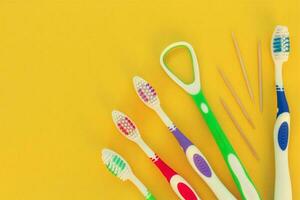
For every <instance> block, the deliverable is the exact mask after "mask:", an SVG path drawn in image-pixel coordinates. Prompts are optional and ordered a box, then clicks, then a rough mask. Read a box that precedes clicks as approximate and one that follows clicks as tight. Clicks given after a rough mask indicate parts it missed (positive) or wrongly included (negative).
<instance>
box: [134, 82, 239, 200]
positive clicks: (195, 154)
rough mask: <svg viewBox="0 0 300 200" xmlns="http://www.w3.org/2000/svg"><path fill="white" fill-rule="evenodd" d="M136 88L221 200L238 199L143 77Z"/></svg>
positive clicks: (194, 167) (135, 83) (191, 163)
mask: <svg viewBox="0 0 300 200" xmlns="http://www.w3.org/2000/svg"><path fill="white" fill-rule="evenodd" d="M133 83H134V88H135V91H136V93H137V94H138V96H139V98H140V99H141V100H142V102H143V103H144V104H145V105H146V106H148V107H149V108H151V109H153V110H154V111H155V112H156V113H157V114H158V116H159V117H160V119H161V120H162V121H163V123H164V124H165V125H166V126H167V127H168V129H169V131H170V132H171V133H173V135H174V136H175V138H176V139H177V141H178V143H179V144H180V146H181V147H182V149H183V150H184V152H185V154H186V157H187V160H188V161H189V163H190V165H191V166H192V167H193V169H194V170H195V171H196V172H197V173H198V175H199V176H200V177H201V178H202V179H203V180H204V181H205V182H206V184H207V185H208V186H209V187H210V189H211V190H212V191H213V192H214V194H215V195H216V197H217V198H218V199H219V200H223V199H224V200H233V199H236V198H235V197H234V196H233V195H232V194H231V193H230V192H229V191H228V190H227V188H226V187H225V186H224V185H223V183H222V182H221V181H220V180H219V178H218V177H217V175H216V174H215V172H214V171H213V169H212V167H211V166H210V164H209V163H208V161H207V159H206V158H205V156H204V155H203V154H202V153H201V152H200V150H199V149H198V148H197V147H196V146H195V145H194V144H193V143H192V142H191V141H190V140H189V139H188V138H187V137H186V136H185V135H184V134H183V133H182V132H181V131H180V130H179V129H178V128H177V127H176V126H175V124H174V123H173V122H172V121H171V119H170V118H169V117H168V116H167V114H166V113H165V112H164V110H163V109H162V108H161V106H160V100H159V98H158V95H157V93H156V91H155V89H154V88H153V87H152V86H151V85H150V84H149V83H148V82H147V81H145V80H144V79H142V78H141V77H138V76H135V77H134V78H133Z"/></svg>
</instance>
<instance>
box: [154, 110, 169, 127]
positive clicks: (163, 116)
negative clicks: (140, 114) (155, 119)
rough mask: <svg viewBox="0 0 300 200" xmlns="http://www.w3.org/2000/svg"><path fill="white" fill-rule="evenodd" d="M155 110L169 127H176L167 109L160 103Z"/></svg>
mask: <svg viewBox="0 0 300 200" xmlns="http://www.w3.org/2000/svg"><path fill="white" fill-rule="evenodd" d="M154 110H155V112H156V113H157V114H158V116H159V117H160V119H161V120H162V121H163V122H164V124H165V125H166V126H167V127H168V128H169V129H173V128H174V123H173V122H172V121H171V119H170V118H169V117H168V115H167V114H166V113H165V111H164V110H163V109H162V108H161V107H160V105H158V106H156V107H155V108H154Z"/></svg>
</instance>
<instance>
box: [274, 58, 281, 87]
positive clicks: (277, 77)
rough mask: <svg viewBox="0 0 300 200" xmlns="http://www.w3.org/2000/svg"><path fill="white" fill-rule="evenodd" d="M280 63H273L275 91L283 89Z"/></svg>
mask: <svg viewBox="0 0 300 200" xmlns="http://www.w3.org/2000/svg"><path fill="white" fill-rule="evenodd" d="M282 64H283V63H282V62H276V63H275V83H276V88H277V89H282V88H283V81H282Z"/></svg>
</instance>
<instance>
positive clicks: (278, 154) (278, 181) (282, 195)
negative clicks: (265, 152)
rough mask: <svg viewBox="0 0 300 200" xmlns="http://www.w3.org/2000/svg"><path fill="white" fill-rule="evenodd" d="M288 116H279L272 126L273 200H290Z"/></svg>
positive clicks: (284, 114) (287, 114)
mask: <svg viewBox="0 0 300 200" xmlns="http://www.w3.org/2000/svg"><path fill="white" fill-rule="evenodd" d="M289 131H290V114H289V113H287V112H285V113H282V114H280V115H279V116H278V117H277V119H276V122H275V126H274V148H275V198H274V199H275V200H292V188H291V179H290V173H289V162H288V137H289Z"/></svg>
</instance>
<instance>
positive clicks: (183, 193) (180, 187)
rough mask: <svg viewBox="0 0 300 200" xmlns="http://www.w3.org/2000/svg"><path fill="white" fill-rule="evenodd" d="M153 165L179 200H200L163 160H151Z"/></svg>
mask: <svg viewBox="0 0 300 200" xmlns="http://www.w3.org/2000/svg"><path fill="white" fill-rule="evenodd" d="M153 162H154V164H155V165H156V166H157V167H158V168H159V169H160V171H161V172H162V173H163V175H164V176H165V177H166V179H167V180H168V182H169V183H170V185H171V187H172V189H173V191H174V192H175V193H176V194H177V196H178V197H179V198H180V199H181V200H200V198H199V197H198V195H197V194H196V192H195V190H194V189H193V188H192V187H191V186H190V184H188V182H187V181H186V180H185V179H184V178H183V177H181V176H180V175H178V174H177V173H176V172H175V171H174V170H173V169H172V168H170V167H169V166H168V165H167V164H166V163H165V162H164V161H163V160H161V159H160V158H159V157H157V159H156V160H153Z"/></svg>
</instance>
